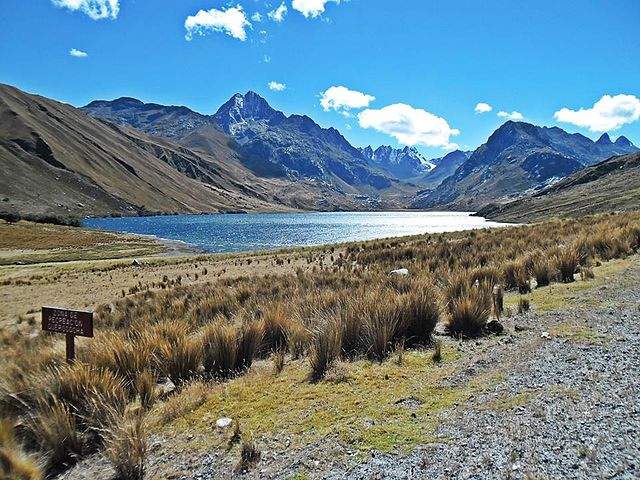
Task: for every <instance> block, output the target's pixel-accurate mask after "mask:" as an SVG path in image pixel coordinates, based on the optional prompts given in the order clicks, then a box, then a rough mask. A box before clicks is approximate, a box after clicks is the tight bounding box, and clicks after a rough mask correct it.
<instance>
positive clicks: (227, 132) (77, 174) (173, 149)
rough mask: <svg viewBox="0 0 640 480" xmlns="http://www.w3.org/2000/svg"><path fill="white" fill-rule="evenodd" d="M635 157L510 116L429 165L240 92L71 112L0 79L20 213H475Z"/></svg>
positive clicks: (122, 102) (9, 199)
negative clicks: (480, 139) (359, 144)
mask: <svg viewBox="0 0 640 480" xmlns="http://www.w3.org/2000/svg"><path fill="white" fill-rule="evenodd" d="M637 150H638V149H637V148H636V147H635V146H634V145H633V144H632V143H631V142H630V141H629V140H628V139H626V138H625V137H619V138H618V139H617V140H616V141H615V142H612V141H611V139H610V138H609V136H608V135H606V134H604V135H603V136H602V137H601V138H600V139H598V141H596V142H593V141H592V140H590V139H589V138H587V137H585V136H583V135H579V134H569V133H567V132H565V131H564V130H562V129H560V128H558V127H551V128H547V127H538V126H535V125H531V124H528V123H524V122H511V121H510V122H507V123H505V124H504V125H502V126H501V127H500V128H498V129H497V130H496V131H495V132H494V133H493V134H492V135H491V136H490V137H489V139H488V140H487V142H486V143H485V144H484V145H482V146H480V147H479V148H478V149H476V150H475V151H473V152H463V151H460V150H456V151H453V152H449V153H448V154H447V155H445V156H443V157H441V158H437V159H428V158H426V157H425V156H424V155H423V154H421V153H420V152H419V151H418V150H417V149H415V148H412V147H402V148H393V147H391V146H380V147H377V148H375V149H374V148H373V147H370V146H369V147H365V148H356V147H354V146H353V145H351V144H350V143H349V142H348V141H347V140H346V139H345V137H343V136H342V135H341V134H340V132H339V131H338V130H336V129H335V128H323V127H321V126H320V125H318V124H317V123H316V122H315V121H313V120H312V119H311V118H310V117H308V116H306V115H295V114H293V115H288V116H287V115H285V114H284V113H282V112H280V111H278V110H276V109H274V108H272V107H271V106H270V105H269V103H268V102H267V101H266V100H265V99H264V98H262V97H261V96H260V95H258V94H257V93H255V92H251V91H249V92H247V93H245V94H235V95H233V96H232V97H231V98H230V99H229V100H228V101H227V102H225V103H224V104H223V105H222V106H221V107H220V108H219V109H218V110H217V111H216V113H215V114H214V115H204V114H201V113H198V112H195V111H193V110H191V109H189V108H187V107H182V106H167V105H160V104H156V103H144V102H142V101H140V100H137V99H135V98H130V97H122V98H118V99H115V100H96V101H93V102H91V103H89V104H88V105H86V106H85V107H82V108H75V107H72V106H70V105H67V104H63V103H60V102H57V101H55V100H51V99H47V98H45V97H41V96H38V95H32V94H28V93H25V92H22V91H20V90H19V89H17V88H15V87H11V86H8V85H0V173H2V178H1V179H0V193H1V195H0V196H1V200H2V203H1V204H0V210H2V211H15V212H21V213H46V214H59V215H60V214H62V215H64V214H70V215H114V214H117V215H131V214H145V213H201V212H225V211H282V210H292V209H293V210H378V209H399V208H421V209H422V208H425V209H455V210H477V209H478V208H480V207H482V206H483V205H486V204H488V203H492V202H493V203H504V202H508V201H511V200H514V199H516V198H520V197H523V196H526V195H530V194H535V193H536V192H538V191H541V190H543V189H544V188H545V187H547V186H549V185H552V184H554V183H555V182H558V181H559V180H560V179H562V178H565V177H567V176H569V175H571V174H573V173H574V172H577V171H580V170H581V169H584V168H585V167H587V166H590V165H593V164H595V163H597V162H599V161H602V160H604V159H606V158H608V157H611V156H613V155H618V154H625V153H631V152H635V151H637Z"/></svg>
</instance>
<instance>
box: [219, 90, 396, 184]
mask: <svg viewBox="0 0 640 480" xmlns="http://www.w3.org/2000/svg"><path fill="white" fill-rule="evenodd" d="M214 119H215V122H216V123H217V125H218V126H220V128H222V130H224V131H225V132H226V133H228V134H229V135H232V136H233V138H234V139H235V140H236V141H237V143H238V145H239V151H240V152H241V153H242V154H243V156H244V157H245V164H246V165H247V166H248V167H249V168H251V169H252V170H253V171H254V172H256V173H257V174H259V175H262V176H274V177H288V178H292V179H297V178H313V179H316V180H320V181H323V182H327V183H329V184H331V185H334V186H335V187H336V188H338V189H341V190H345V191H353V192H356V191H361V192H367V191H368V192H371V188H372V189H376V190H379V189H385V188H389V187H391V186H392V180H391V179H390V178H388V177H387V176H385V175H384V174H383V173H382V172H380V171H378V170H376V169H373V168H371V167H370V166H369V165H368V164H367V162H366V160H365V159H364V158H363V157H362V155H361V153H360V151H358V149H356V148H355V147H353V146H352V145H351V144H350V143H349V142H348V141H347V140H346V139H345V138H344V137H343V136H342V135H341V134H340V132H338V131H337V130H336V129H335V128H322V127H320V126H319V125H318V124H317V123H315V122H314V121H313V120H312V119H311V118H309V117H308V116H306V115H290V116H288V117H287V116H286V115H284V114H283V113H282V112H280V111H277V110H275V109H273V108H272V107H271V106H270V105H269V104H268V103H267V101H266V100H265V99H264V98H262V97H261V96H260V95H258V94H257V93H255V92H247V93H246V94H244V95H242V94H235V95H234V96H233V97H231V99H229V101H227V102H226V103H225V104H224V105H222V106H221V107H220V108H219V109H218V111H217V112H216V114H215V115H214Z"/></svg>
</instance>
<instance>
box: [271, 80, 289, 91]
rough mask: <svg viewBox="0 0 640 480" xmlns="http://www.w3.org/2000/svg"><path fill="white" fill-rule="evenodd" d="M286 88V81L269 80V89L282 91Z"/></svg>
mask: <svg viewBox="0 0 640 480" xmlns="http://www.w3.org/2000/svg"><path fill="white" fill-rule="evenodd" d="M285 88H287V85H286V84H284V83H280V82H276V81H274V80H272V81H270V82H269V90H273V91H274V92H281V91H283V90H284V89H285Z"/></svg>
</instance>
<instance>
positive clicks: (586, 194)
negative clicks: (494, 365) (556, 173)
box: [478, 153, 640, 222]
mask: <svg viewBox="0 0 640 480" xmlns="http://www.w3.org/2000/svg"><path fill="white" fill-rule="evenodd" d="M639 206H640V154H638V153H635V154H630V155H623V156H619V157H613V158H611V159H609V160H605V161H604V162H601V163H599V164H597V165H594V166H592V167H588V168H585V169H584V170H581V171H579V172H577V173H575V174H574V175H571V176H570V177H568V178H566V179H564V180H562V181H561V182H559V183H557V184H556V185H554V186H552V187H550V188H548V189H546V190H544V191H543V192H540V193H538V194H536V195H533V196H529V197H525V198H522V199H519V200H516V201H514V202H511V203H507V204H504V205H489V206H487V207H485V208H483V209H481V210H480V211H479V212H478V215H481V216H485V217H488V218H491V219H492V220H498V221H506V222H531V221H540V220H543V219H545V218H549V217H552V216H560V217H578V216H581V215H587V214H593V213H603V212H612V211H628V210H635V209H637V208H639Z"/></svg>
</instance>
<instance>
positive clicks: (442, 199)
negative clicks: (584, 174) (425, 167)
mask: <svg viewBox="0 0 640 480" xmlns="http://www.w3.org/2000/svg"><path fill="white" fill-rule="evenodd" d="M629 143H630V142H629ZM623 144H624V140H623V141H621V142H620V143H619V144H614V143H611V142H610V141H609V142H604V141H603V142H601V143H599V144H598V143H596V142H593V141H592V140H590V139H588V138H587V137H585V136H583V135H580V134H569V133H567V132H565V131H564V130H562V129H560V128H558V127H551V128H547V127H538V126H536V125H531V124H528V123H524V122H512V121H509V122H506V123H505V124H504V125H502V126H501V127H500V128H498V129H497V130H496V131H495V132H494V133H493V134H492V135H491V136H490V137H489V139H488V140H487V142H486V143H485V144H484V145H481V146H480V147H478V149H476V150H475V152H473V154H472V155H471V157H469V159H468V160H467V161H466V162H464V163H463V164H462V165H460V167H458V169H456V171H455V172H454V174H453V175H451V176H450V177H449V178H447V179H446V180H444V181H443V182H442V183H441V184H440V185H439V186H438V187H437V188H436V189H435V190H434V191H433V192H430V193H429V194H427V195H425V196H418V197H417V198H416V199H415V201H414V202H413V206H414V207H423V208H434V207H436V206H438V207H440V208H451V209H456V210H477V209H478V208H480V207H481V206H483V205H485V204H487V203H489V202H494V201H499V202H501V201H508V200H509V199H514V198H517V197H519V196H522V195H525V194H527V193H531V192H533V191H535V190H539V189H542V188H544V187H545V186H547V185H549V184H551V183H553V182H555V181H557V180H559V179H561V178H564V177H566V176H567V175H570V174H572V173H573V172H575V171H577V170H580V169H581V168H583V167H584V166H585V165H592V164H593V163H596V162H598V161H600V160H603V159H605V158H607V157H609V156H611V155H613V154H616V153H620V151H621V150H624V151H626V152H633V151H637V150H638V149H637V148H636V147H634V146H633V145H630V144H629V145H623Z"/></svg>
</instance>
